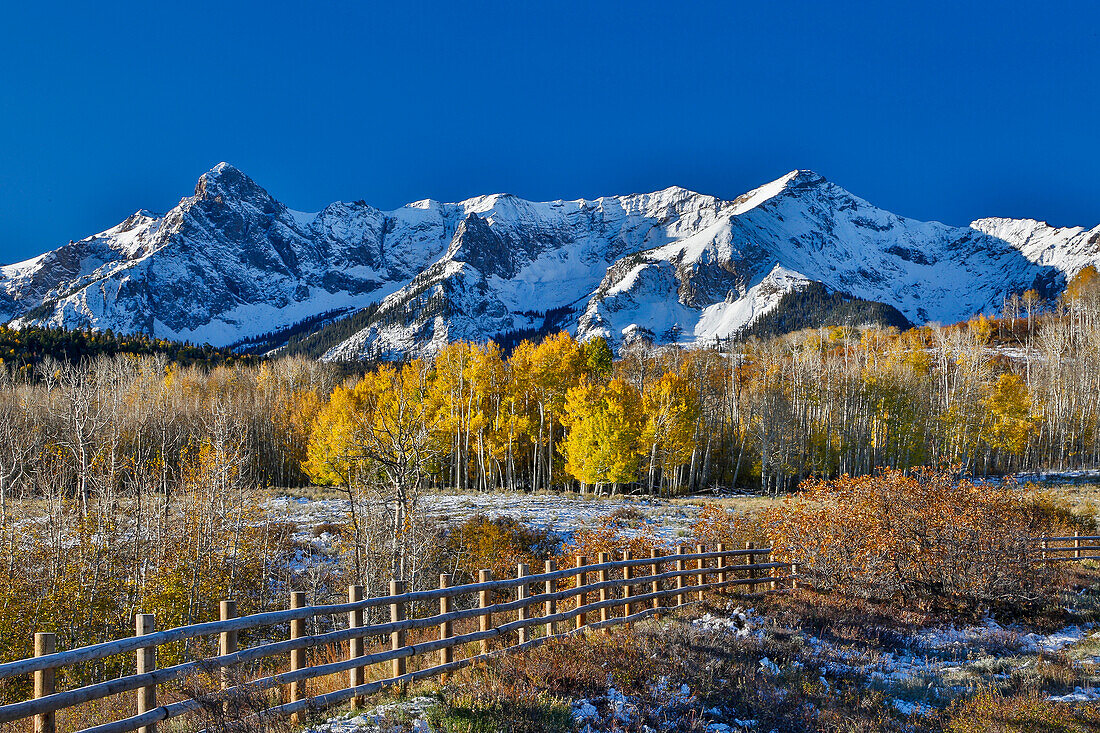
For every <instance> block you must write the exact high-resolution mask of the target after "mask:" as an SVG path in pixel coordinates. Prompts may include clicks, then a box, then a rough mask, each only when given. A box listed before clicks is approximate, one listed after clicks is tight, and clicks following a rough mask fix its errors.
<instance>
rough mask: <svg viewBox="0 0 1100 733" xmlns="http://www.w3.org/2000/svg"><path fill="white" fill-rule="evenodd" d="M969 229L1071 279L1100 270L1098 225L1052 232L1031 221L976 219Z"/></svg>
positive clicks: (1043, 225)
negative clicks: (1000, 241)
mask: <svg viewBox="0 0 1100 733" xmlns="http://www.w3.org/2000/svg"><path fill="white" fill-rule="evenodd" d="M970 226H971V228H972V229H976V230H978V231H980V232H983V233H985V234H988V235H990V236H992V237H996V238H997V239H1001V240H1003V241H1005V242H1008V243H1009V244H1011V245H1012V246H1013V247H1015V248H1016V249H1018V250H1020V252H1022V253H1023V255H1024V256H1025V257H1027V258H1028V259H1029V260H1031V261H1032V262H1035V263H1038V264H1040V265H1046V266H1048V267H1054V268H1057V269H1058V270H1059V271H1061V272H1062V273H1064V274H1065V276H1066V279H1067V280H1068V279H1072V278H1073V276H1074V275H1076V274H1077V273H1078V272H1079V271H1080V270H1082V269H1084V268H1085V267H1088V266H1089V265H1092V266H1093V267H1100V225H1097V226H1095V227H1093V228H1092V229H1088V230H1086V229H1085V228H1084V227H1063V228H1056V227H1052V226H1050V225H1049V224H1047V223H1046V222H1045V221H1035V220H1034V219H999V218H990V219H978V220H977V221H975V222H972V223H971V224H970Z"/></svg>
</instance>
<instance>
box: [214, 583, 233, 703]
mask: <svg viewBox="0 0 1100 733" xmlns="http://www.w3.org/2000/svg"><path fill="white" fill-rule="evenodd" d="M218 618H219V619H220V620H222V621H228V620H229V619H231V618H237V602H236V601H222V602H221V603H219V604H218ZM235 651H237V632H236V631H223V632H222V633H220V634H218V654H219V655H220V656H223V657H224V656H225V655H226V654H232V653H233V652H235ZM220 677H221V685H222V690H228V689H229V688H230V687H232V684H231V680H230V677H229V668H228V667H222V668H221V674H220Z"/></svg>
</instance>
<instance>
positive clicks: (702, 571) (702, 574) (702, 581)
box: [695, 545, 709, 601]
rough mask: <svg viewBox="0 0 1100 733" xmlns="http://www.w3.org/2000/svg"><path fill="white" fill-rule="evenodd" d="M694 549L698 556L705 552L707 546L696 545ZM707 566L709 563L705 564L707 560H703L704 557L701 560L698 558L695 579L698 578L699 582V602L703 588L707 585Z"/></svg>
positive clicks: (701, 598)
mask: <svg viewBox="0 0 1100 733" xmlns="http://www.w3.org/2000/svg"><path fill="white" fill-rule="evenodd" d="M695 549H696V551H697V552H698V553H699V554H700V555H702V554H703V553H704V552H706V551H707V546H706V545H696V547H695ZM708 564H709V563H708V562H707V559H706V558H704V557H701V558H699V562H698V564H697V565H696V567H698V568H699V575H698V576H697V577H698V580H699V592H698V600H700V601H701V600H703V595H704V592H703V586H704V585H706V584H707V573H706V568H707V565H708Z"/></svg>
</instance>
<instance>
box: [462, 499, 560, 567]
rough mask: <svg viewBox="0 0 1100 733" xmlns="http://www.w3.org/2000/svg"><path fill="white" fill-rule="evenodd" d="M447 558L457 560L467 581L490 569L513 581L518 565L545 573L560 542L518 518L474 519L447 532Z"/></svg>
mask: <svg viewBox="0 0 1100 733" xmlns="http://www.w3.org/2000/svg"><path fill="white" fill-rule="evenodd" d="M444 544H445V547H446V551H445V556H446V557H450V558H453V559H454V562H456V563H457V566H458V567H457V570H458V573H459V575H460V576H462V578H461V579H462V580H463V581H464V582H469V581H472V580H475V579H476V578H477V571H478V570H480V569H482V568H488V569H489V570H492V571H493V577H495V578H510V577H514V576H515V573H516V565H517V564H518V563H521V562H522V563H527V564H528V565H530V566H531V572H532V573H536V572H540V571H541V570H542V561H543V560H544V559H546V558H548V557H550V556H552V555H553V552H554V549H555V548H556V546H557V540H556V539H555V538H554V536H553V535H551V534H550V533H549V532H547V531H545V530H540V529H535V528H533V527H528V526H527V525H525V524H522V523H521V522H518V521H516V520H515V519H510V518H508V517H497V518H495V519H490V518H488V517H485V516H481V515H478V516H474V517H470V518H469V519H467V520H466V521H465V522H463V523H462V524H460V525H458V526H457V527H455V528H453V529H451V530H450V531H448V532H447V534H446V537H445V540H444Z"/></svg>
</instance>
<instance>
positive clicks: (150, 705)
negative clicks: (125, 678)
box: [134, 613, 157, 733]
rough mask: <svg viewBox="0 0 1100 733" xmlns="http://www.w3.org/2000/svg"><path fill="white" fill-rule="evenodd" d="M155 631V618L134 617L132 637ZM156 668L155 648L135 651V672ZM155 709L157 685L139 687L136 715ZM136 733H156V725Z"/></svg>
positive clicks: (141, 615) (148, 615)
mask: <svg viewBox="0 0 1100 733" xmlns="http://www.w3.org/2000/svg"><path fill="white" fill-rule="evenodd" d="M156 630H157V621H156V616H154V615H153V614H151V613H139V614H136V615H135V616H134V636H145V635H146V634H152V633H153V632H154V631H156ZM156 668H157V648H156V647H155V646H147V647H143V648H141V649H138V650H137V660H136V664H135V667H134V669H135V671H136V672H137V673H138V674H145V673H146V672H152V671H153V670H154V669H156ZM156 707H157V685H156V683H153V684H151V685H146V686H145V687H139V688H138V691H137V712H138V715H141V714H142V713H147V712H149V711H150V710H155V709H156ZM138 733H157V725H156V723H153V724H151V725H143V726H142V727H140V728H138Z"/></svg>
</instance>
